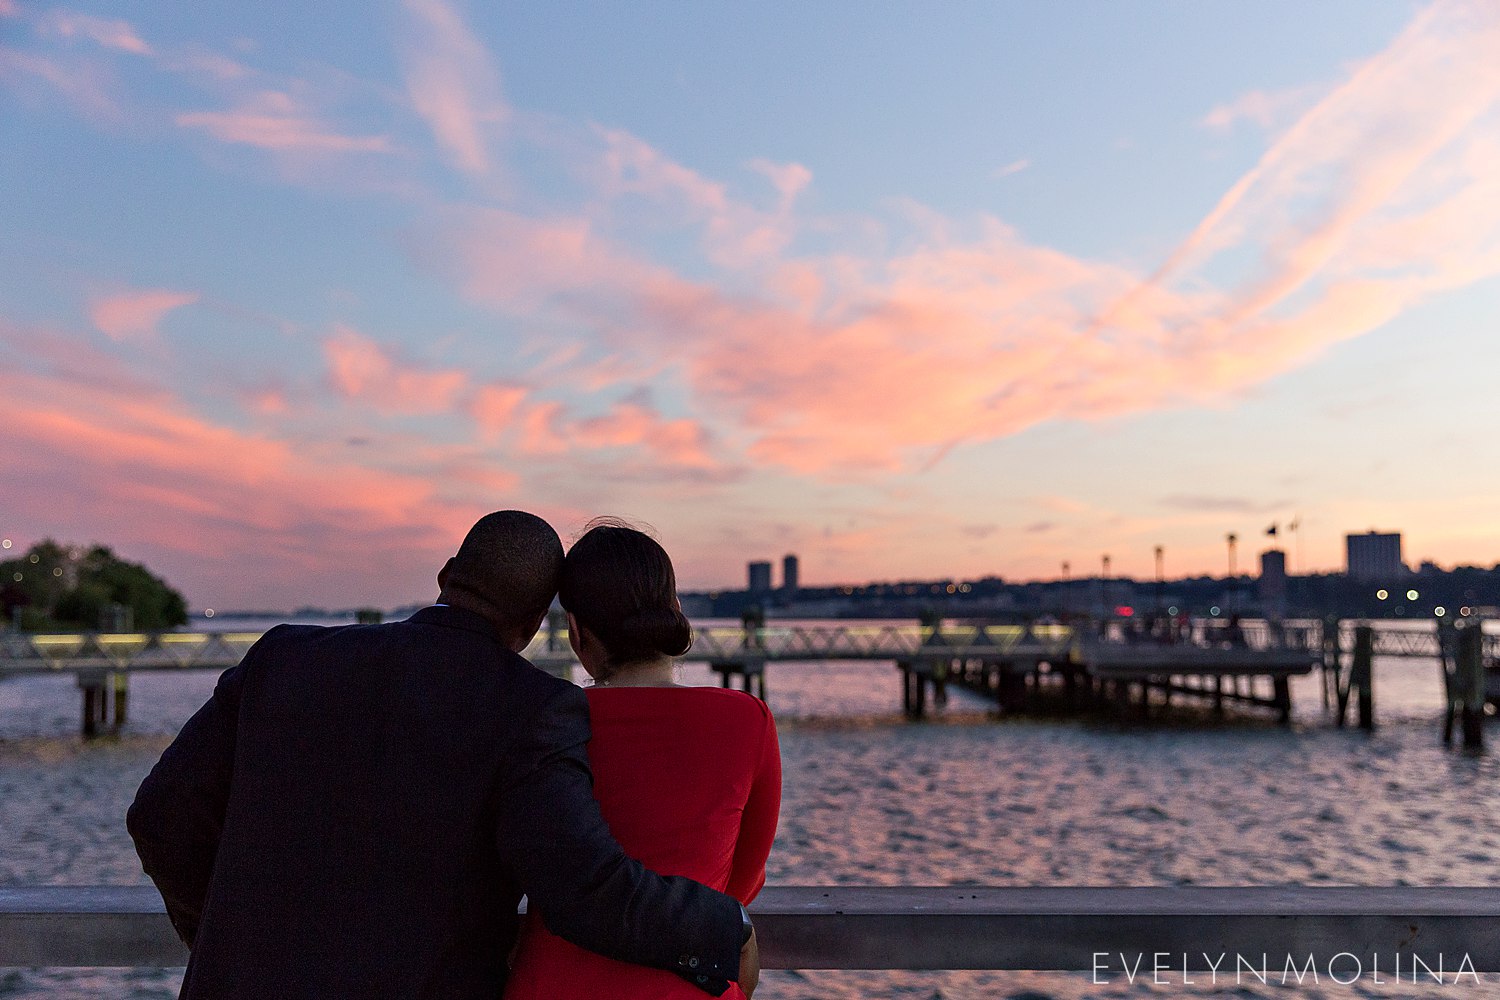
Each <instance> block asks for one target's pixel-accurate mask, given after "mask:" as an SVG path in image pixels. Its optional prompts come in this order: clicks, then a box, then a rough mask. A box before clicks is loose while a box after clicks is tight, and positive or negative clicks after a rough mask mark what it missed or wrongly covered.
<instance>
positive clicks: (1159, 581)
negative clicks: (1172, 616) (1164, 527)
mask: <svg viewBox="0 0 1500 1000" xmlns="http://www.w3.org/2000/svg"><path fill="white" fill-rule="evenodd" d="M1165 554H1166V550H1165V549H1163V548H1162V547H1161V546H1160V545H1158V546H1157V547H1156V613H1157V614H1158V615H1160V614H1161V610H1162V603H1161V592H1162V587H1163V585H1164V584H1165V583H1166V574H1165V572H1164V570H1163V566H1164V563H1163V562H1162V557H1163V556H1164V555H1165Z"/></svg>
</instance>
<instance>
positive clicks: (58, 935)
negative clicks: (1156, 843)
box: [0, 886, 1500, 980]
mask: <svg viewBox="0 0 1500 1000" xmlns="http://www.w3.org/2000/svg"><path fill="white" fill-rule="evenodd" d="M752 912H753V913H754V915H755V922H756V926H757V928H758V929H759V935H760V940H761V956H762V961H763V964H764V966H765V967H766V968H768V969H923V970H933V969H1030V970H1081V971H1090V970H1098V969H1099V968H1100V967H1101V964H1102V965H1103V967H1104V968H1105V969H1106V970H1113V972H1112V976H1113V978H1114V979H1116V980H1118V979H1119V978H1120V977H1121V976H1122V975H1123V974H1122V973H1121V971H1120V968H1121V965H1122V963H1123V964H1124V965H1125V966H1129V965H1131V963H1133V962H1134V963H1136V967H1137V970H1139V968H1140V967H1141V964H1140V963H1141V961H1143V962H1144V967H1145V968H1146V969H1148V970H1149V969H1151V968H1152V966H1153V964H1154V963H1156V962H1160V961H1165V962H1166V966H1167V967H1168V968H1171V969H1176V970H1178V971H1179V972H1180V971H1181V970H1182V969H1183V968H1184V967H1185V968H1187V969H1189V970H1192V971H1194V972H1198V971H1206V970H1208V969H1210V968H1212V967H1214V966H1215V964H1216V963H1218V964H1220V966H1221V968H1222V963H1223V962H1224V961H1227V962H1228V964H1229V967H1230V968H1233V967H1234V966H1235V964H1236V959H1237V957H1242V958H1244V959H1245V960H1246V961H1248V962H1249V963H1250V964H1251V965H1252V966H1253V967H1255V968H1256V969H1259V968H1261V967H1262V966H1263V965H1268V966H1269V968H1270V969H1271V970H1272V971H1273V972H1280V971H1281V970H1282V968H1283V966H1284V964H1285V963H1286V962H1287V961H1288V960H1290V961H1292V962H1294V963H1295V964H1296V965H1298V966H1299V967H1300V966H1302V965H1303V964H1304V963H1305V962H1306V961H1307V959H1308V958H1309V957H1311V958H1312V959H1313V960H1314V961H1315V963H1316V965H1317V966H1318V967H1319V968H1321V969H1324V970H1325V971H1326V969H1327V967H1328V963H1332V962H1335V960H1337V962H1338V963H1339V964H1338V965H1337V966H1336V968H1337V969H1340V970H1345V971H1346V970H1347V969H1349V968H1351V967H1353V965H1354V963H1355V962H1359V963H1361V964H1362V967H1363V968H1364V969H1365V970H1366V971H1367V972H1368V970H1369V969H1370V968H1371V966H1372V963H1373V964H1374V965H1376V966H1377V967H1378V968H1379V969H1382V970H1384V971H1385V973H1386V974H1387V975H1389V974H1390V973H1391V971H1392V970H1393V968H1394V967H1395V965H1396V963H1398V962H1399V963H1400V964H1401V966H1402V968H1407V969H1409V968H1412V967H1413V965H1414V960H1416V959H1420V960H1421V961H1422V962H1423V963H1424V964H1425V965H1427V966H1429V967H1431V968H1433V969H1436V968H1437V963H1438V962H1440V961H1441V962H1442V963H1443V964H1444V967H1445V969H1446V971H1447V974H1448V975H1449V976H1451V975H1452V974H1453V973H1454V972H1455V971H1457V970H1459V969H1460V968H1463V969H1466V970H1468V971H1473V972H1480V973H1484V972H1497V971H1500V888H1488V887H1465V888H1455V887H1447V886H1444V887H1429V888H1412V887H1394V888H1383V887H1382V888H1373V887H1372V888H1364V887H1321V886H1319V887H1308V886H1286V887H1275V886H1257V887H1203V886H1183V887H1127V888H998V887H987V886H945V887H916V886H898V887H873V886H772V887H768V888H767V889H766V890H765V891H764V892H763V893H762V894H761V896H760V898H758V899H757V900H756V901H755V904H754V906H753V907H752ZM186 956H187V952H186V950H185V949H184V948H183V947H182V945H181V943H180V942H179V941H178V940H177V938H176V937H175V935H174V934H173V931H172V928H171V926H170V925H169V924H168V923H167V919H166V916H165V914H164V913H163V911H162V906H161V900H160V899H159V897H158V896H157V895H156V892H155V890H153V889H152V888H151V887H149V886H42V887H10V888H0V966H23V967H24V966H62V967H68V966H73V967H97V966H115V967H121V966H146V967H164V966H165V967H170V966H175V965H181V964H183V963H184V962H185V961H186ZM1140 956H1143V959H1142V958H1140ZM1156 956H1165V958H1159V957H1156ZM1340 956H1346V957H1342V958H1341V957H1340ZM1095 974H1096V975H1098V972H1097V971H1095Z"/></svg>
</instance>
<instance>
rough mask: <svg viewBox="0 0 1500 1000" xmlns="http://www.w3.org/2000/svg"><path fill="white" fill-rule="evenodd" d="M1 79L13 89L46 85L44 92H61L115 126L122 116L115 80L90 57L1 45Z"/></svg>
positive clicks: (93, 116) (88, 113)
mask: <svg viewBox="0 0 1500 1000" xmlns="http://www.w3.org/2000/svg"><path fill="white" fill-rule="evenodd" d="M0 80H4V81H6V82H7V83H8V85H9V87H10V88H13V89H14V90H21V89H22V88H21V87H18V86H17V84H18V83H22V84H24V83H37V82H40V83H42V84H45V85H46V87H45V88H44V91H45V92H51V93H56V94H59V95H61V96H62V97H63V99H64V100H66V101H67V102H68V103H69V104H70V105H72V106H73V107H74V108H76V109H77V110H78V111H79V112H81V113H82V114H83V115H84V116H85V117H86V118H90V119H93V120H94V121H96V122H102V123H109V124H111V125H113V124H115V123H117V122H119V121H120V119H121V117H122V116H121V111H120V106H119V103H118V101H117V100H116V98H115V81H114V80H113V78H112V76H111V74H110V73H109V71H108V70H107V69H106V68H105V67H103V66H100V65H98V64H97V63H95V62H93V61H91V60H78V59H66V60H65V59H57V58H52V57H49V56H44V55H38V54H37V53H34V52H23V51H20V50H18V49H11V48H6V47H5V46H0ZM30 89H32V90H34V91H35V90H37V88H35V87H32V88H30ZM38 92H43V91H38Z"/></svg>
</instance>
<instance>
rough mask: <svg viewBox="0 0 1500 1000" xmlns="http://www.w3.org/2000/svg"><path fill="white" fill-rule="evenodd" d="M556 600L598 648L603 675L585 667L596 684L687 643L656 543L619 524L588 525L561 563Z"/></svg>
mask: <svg viewBox="0 0 1500 1000" xmlns="http://www.w3.org/2000/svg"><path fill="white" fill-rule="evenodd" d="M558 597H559V599H560V600H561V601H562V606H563V607H564V608H565V609H566V610H567V611H568V613H569V614H571V615H572V616H573V617H574V619H575V620H576V621H577V622H578V624H579V625H581V626H582V627H583V628H584V629H587V630H588V632H589V634H590V635H591V636H592V637H593V638H594V639H595V640H596V641H597V642H598V644H599V646H600V648H601V651H602V654H603V655H602V657H599V658H598V659H600V660H601V661H602V662H601V663H600V664H598V668H602V672H603V674H604V676H600V670H599V669H598V668H596V666H595V665H594V664H590V663H588V662H585V664H584V666H585V667H587V668H589V671H590V673H593V674H594V676H595V677H596V678H598V679H600V680H603V679H604V678H605V677H607V676H608V674H609V673H612V672H613V671H614V670H617V669H619V668H620V667H623V666H625V665H627V664H631V663H641V662H645V661H649V660H656V659H660V658H661V657H663V656H681V655H682V654H683V653H686V652H687V651H688V647H689V646H691V645H692V644H693V630H692V628H691V626H689V625H688V620H687V618H686V617H685V616H684V615H683V613H682V605H681V604H680V603H678V600H677V575H676V574H675V573H674V572H673V571H672V560H671V559H670V558H669V557H668V556H667V553H666V550H665V549H663V548H662V547H661V546H660V545H659V544H657V542H656V539H654V538H652V537H651V536H650V535H648V534H646V533H645V532H643V531H638V530H637V529H635V528H632V527H631V526H630V525H628V524H626V523H624V522H623V521H619V520H616V519H614V518H598V519H596V520H594V521H591V522H590V523H589V526H588V529H587V530H586V531H585V532H584V533H583V536H582V537H581V538H579V539H578V541H576V542H574V543H573V547H572V548H571V549H569V550H568V555H567V558H566V559H564V560H563V571H562V586H561V587H560V589H559V594H558ZM577 648H578V643H577V642H576V641H575V649H577ZM579 653H580V656H582V653H583V651H582V650H579Z"/></svg>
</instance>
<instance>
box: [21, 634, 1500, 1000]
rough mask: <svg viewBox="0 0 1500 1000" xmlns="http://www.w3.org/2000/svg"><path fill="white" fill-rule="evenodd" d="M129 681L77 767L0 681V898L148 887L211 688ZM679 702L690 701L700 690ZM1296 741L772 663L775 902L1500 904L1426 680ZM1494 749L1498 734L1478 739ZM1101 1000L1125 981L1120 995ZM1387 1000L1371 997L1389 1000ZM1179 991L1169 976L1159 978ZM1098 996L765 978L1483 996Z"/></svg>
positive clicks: (770, 982) (1256, 727)
mask: <svg viewBox="0 0 1500 1000" xmlns="http://www.w3.org/2000/svg"><path fill="white" fill-rule="evenodd" d="M214 679H215V676H214V674H212V673H188V674H175V675H173V674H142V675H139V676H136V677H134V678H132V681H131V711H132V719H131V724H130V725H129V727H128V729H127V732H126V733H125V734H124V735H122V736H121V737H120V738H119V739H109V740H101V741H99V742H97V743H94V744H90V745H87V746H85V745H83V744H82V743H81V742H80V741H79V740H78V739H77V737H76V735H75V733H76V727H77V712H78V694H77V690H76V688H75V687H74V685H73V681H72V680H71V678H62V677H33V678H26V679H21V680H15V681H10V682H6V683H4V684H0V884H28V883H29V884H57V885H62V884H100V883H115V884H139V883H143V882H144V881H145V880H144V877H143V876H142V875H141V873H140V871H139V869H138V867H137V865H136V861H135V856H134V852H133V850H132V849H131V845H130V842H129V839H128V837H127V835H126V833H125V830H124V825H123V816H124V812H125V807H126V805H127V804H128V803H129V801H130V799H131V797H132V796H133V794H134V791H135V788H136V785H137V784H138V783H139V782H140V780H141V778H142V777H143V776H144V775H145V773H146V771H147V770H148V769H149V768H150V766H151V764H152V763H153V762H154V761H155V759H156V757H157V755H158V754H159V753H160V752H161V750H162V748H163V747H164V746H165V745H166V743H167V742H168V740H169V739H170V738H171V735H172V733H173V732H174V731H175V729H176V727H177V726H178V725H180V723H181V722H182V720H183V719H185V718H186V717H187V716H188V715H189V714H191V712H192V711H193V710H194V709H196V707H197V706H198V705H199V704H200V703H201V702H202V701H203V700H204V699H205V698H206V697H207V696H208V694H209V692H210V691H211V690H212V687H213V682H214ZM683 679H684V680H685V681H686V682H689V683H708V682H709V681H710V680H711V678H710V677H709V676H708V674H707V671H706V670H705V669H703V668H700V667H691V666H690V667H686V668H684V671H683ZM1293 696H1294V701H1295V705H1296V711H1295V720H1296V721H1295V723H1294V725H1293V726H1292V727H1291V728H1290V729H1283V728H1281V727H1279V726H1277V725H1275V724H1274V721H1273V720H1272V719H1271V716H1270V713H1269V712H1254V711H1251V710H1239V711H1238V712H1236V713H1235V714H1234V715H1233V716H1232V717H1231V720H1230V721H1229V723H1227V724H1225V725H1213V724H1211V723H1209V722H1208V720H1206V719H1205V718H1203V717H1198V716H1193V715H1191V714H1188V715H1183V716H1180V717H1178V718H1176V719H1175V720H1174V721H1172V722H1168V723H1165V724H1162V723H1153V724H1152V725H1150V726H1147V727H1139V726H1119V725H1114V724H1109V723H1105V722H1098V721H1094V722H1087V721H1076V720H1067V721H1064V720H1025V719H1017V720H1006V721H995V720H993V719H991V718H989V717H988V715H987V712H986V709H987V705H986V704H985V703H983V702H982V701H980V700H979V699H977V698H975V697H973V696H971V695H968V694H967V693H965V692H962V691H955V692H953V694H952V696H951V701H950V703H949V706H948V708H947V711H946V713H945V715H944V716H943V717H942V718H940V719H937V720H934V721H931V722H927V723H921V724H910V723H906V722H904V721H903V720H901V719H900V718H899V716H898V713H897V711H896V709H897V707H898V705H899V697H900V696H899V687H898V675H897V674H896V672H895V670H894V669H893V668H892V666H891V665H890V664H863V663H847V664H839V663H830V664H806V665H773V666H772V667H771V673H770V676H769V698H770V702H771V706H772V709H773V710H774V711H775V713H776V715H777V718H778V721H779V724H780V728H781V741H782V755H783V761H784V767H785V785H786V790H785V796H784V801H783V814H782V822H781V827H780V830H779V833H778V836H777V841H776V847H775V850H774V851H773V853H772V855H771V860H770V864H769V869H770V871H769V881H770V882H771V884H777V883H781V884H792V883H800V884H816V883H832V884H866V885H897V884H903V883H904V884H927V885H934V884H962V883H971V884H989V885H1148V884H1149V885H1185V884H1278V883H1302V884H1309V885H1318V884H1324V885H1335V884H1352V885H1492V886H1500V808H1497V807H1500V796H1497V794H1496V788H1497V784H1496V781H1497V777H1500V775H1497V770H1500V763H1497V760H1496V759H1495V758H1492V757H1489V756H1480V757H1472V756H1466V755H1463V754H1461V753H1458V752H1455V751H1449V750H1445V749H1444V748H1443V747H1442V746H1441V744H1440V742H1439V739H1438V735H1439V732H1438V724H1437V722H1436V717H1437V714H1438V712H1439V711H1440V708H1441V704H1442V699H1441V693H1440V689H1439V686H1438V675H1437V667H1436V666H1435V665H1434V664H1432V663H1430V662H1426V661H1401V660H1391V661H1377V663H1376V701H1377V713H1378V721H1379V728H1378V729H1377V731H1376V732H1375V733H1374V735H1372V736H1367V735H1364V734H1361V733H1358V732H1355V731H1349V730H1344V731H1340V730H1337V729H1335V728H1333V727H1332V726H1331V724H1330V723H1329V722H1328V720H1327V719H1326V718H1325V717H1324V716H1323V715H1322V710H1321V700H1320V696H1319V694H1318V690H1317V686H1316V681H1315V680H1313V679H1304V680H1301V681H1299V682H1297V683H1296V684H1294V688H1293ZM1496 735H1500V734H1497V733H1492V734H1491V738H1492V739H1493V738H1495V736H1496ZM179 976H180V972H179V971H176V970H145V969H137V970H113V969H111V970H0V997H6V998H22V997H25V998H31V997H48V998H58V997H77V998H86V997H87V998H95V997H130V998H136V1000H142V998H155V997H172V996H175V995H176V988H177V982H178V979H179ZM1115 978H1116V979H1117V980H1118V979H1119V976H1118V974H1116V976H1115ZM1387 978H1388V977H1387ZM1178 979H1179V980H1180V976H1179V977H1178ZM1195 980H1198V982H1197V983H1196V984H1195V985H1193V986H1191V987H1184V986H1180V985H1177V986H1150V985H1146V984H1144V983H1139V982H1138V983H1137V984H1136V985H1134V986H1130V985H1128V984H1125V983H1123V982H1115V983H1113V984H1111V985H1108V986H1101V985H1095V984H1093V983H1092V982H1091V981H1090V978H1089V976H1088V974H1086V973H1085V974H1057V973H1016V972H991V973H985V972H950V973H887V972H865V973H858V972H806V973H795V972H767V973H766V974H765V977H764V979H763V981H762V988H761V992H760V993H758V994H757V995H758V996H764V997H766V998H768V1000H769V998H775V997H783V998H796V1000H813V998H834V1000H842V998H856V997H859V998H866V997H912V998H920V1000H929V998H934V997H941V998H968V997H975V998H980V997H985V998H988V997H998V998H1008V1000H1040V998H1056V1000H1076V998H1085V997H1088V998H1095V997H1141V996H1200V995H1201V996H1234V997H1270V996H1285V995H1294V996H1298V997H1330V998H1331V997H1343V996H1349V997H1363V996H1371V997H1376V996H1379V997H1387V996H1389V997H1397V996H1413V995H1421V996H1438V995H1444V996H1447V995H1452V994H1454V993H1457V994H1459V995H1467V996H1473V997H1481V996H1487V995H1500V979H1497V978H1495V977H1485V982H1484V984H1483V985H1480V986H1476V985H1474V984H1473V983H1472V981H1471V980H1469V979H1467V978H1466V979H1465V980H1464V983H1463V984H1460V985H1457V986H1454V985H1451V981H1452V980H1451V973H1450V980H1449V982H1450V985H1449V986H1447V987H1442V988H1440V987H1438V986H1436V985H1435V984H1429V985H1425V986H1415V987H1414V986H1412V985H1411V984H1410V983H1409V982H1408V983H1402V984H1401V985H1400V986H1394V985H1387V986H1383V987H1382V986H1375V985H1373V984H1372V983H1371V982H1370V981H1369V979H1368V978H1366V979H1364V980H1361V981H1360V982H1359V983H1357V984H1356V985H1354V986H1347V987H1346V986H1336V985H1330V984H1328V982H1327V980H1326V979H1325V980H1324V981H1323V983H1322V984H1321V985H1319V986H1317V987H1314V986H1311V985H1308V986H1304V987H1301V988H1298V987H1295V986H1287V987H1283V986H1280V985H1278V984H1277V981H1276V979H1275V978H1274V977H1273V978H1272V984H1271V985H1261V984H1260V983H1259V982H1258V981H1257V980H1254V979H1252V980H1250V982H1249V983H1243V984H1241V985H1239V986H1236V985H1234V984H1233V983H1230V984H1229V985H1224V984H1222V983H1221V984H1220V986H1219V987H1217V988H1211V987H1209V986H1208V985H1207V984H1205V983H1203V982H1202V981H1201V979H1200V978H1199V977H1195Z"/></svg>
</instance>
